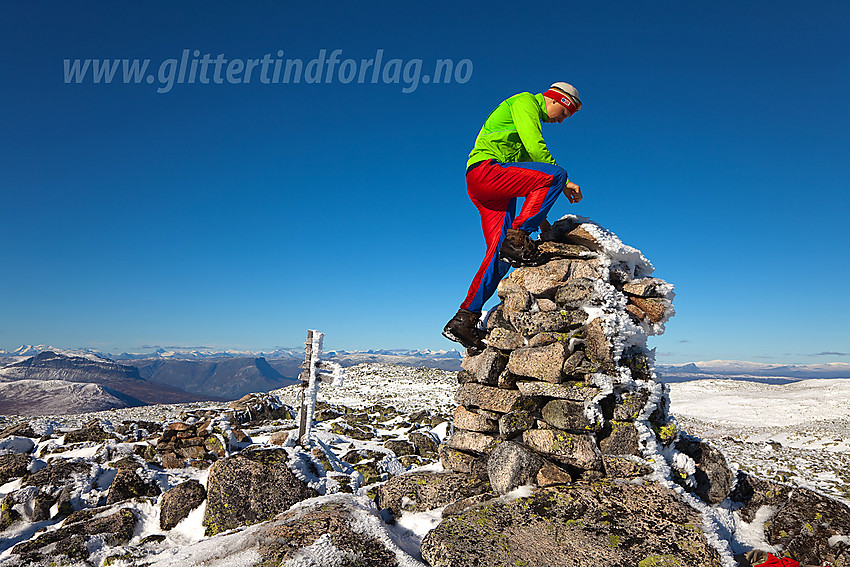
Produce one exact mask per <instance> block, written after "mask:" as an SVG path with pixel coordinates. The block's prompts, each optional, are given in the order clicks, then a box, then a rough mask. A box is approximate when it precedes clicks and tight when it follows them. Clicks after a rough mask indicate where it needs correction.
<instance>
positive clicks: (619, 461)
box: [602, 454, 653, 478]
mask: <svg viewBox="0 0 850 567" xmlns="http://www.w3.org/2000/svg"><path fill="white" fill-rule="evenodd" d="M602 463H603V465H604V467H605V476H607V477H609V478H637V477H640V476H646V475H648V474H652V472H653V471H652V467H651V466H649V463H647V462H646V461H644V460H643V459H641V458H637V457H632V456H627V455H605V454H603V455H602Z"/></svg>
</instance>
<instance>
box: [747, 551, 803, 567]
mask: <svg viewBox="0 0 850 567" xmlns="http://www.w3.org/2000/svg"><path fill="white" fill-rule="evenodd" d="M767 557H768V559H767V561H765V562H764V563H759V564H758V565H753V567H800V562H799V561H794V560H793V559H791V558H790V557H781V558H780V557H776V556H774V555H771V554H769V553H768V554H767Z"/></svg>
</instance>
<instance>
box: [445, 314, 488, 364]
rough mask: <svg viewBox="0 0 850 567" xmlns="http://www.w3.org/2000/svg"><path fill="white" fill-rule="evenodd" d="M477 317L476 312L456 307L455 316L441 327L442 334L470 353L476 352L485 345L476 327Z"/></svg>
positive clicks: (481, 334)
mask: <svg viewBox="0 0 850 567" xmlns="http://www.w3.org/2000/svg"><path fill="white" fill-rule="evenodd" d="M479 317H480V315H479V314H478V313H473V312H472V311H467V310H466V309H458V310H457V313H455V316H454V317H452V318H451V320H450V321H449V322H448V323H446V326H445V327H443V336H444V337H446V338H447V339H449V340H450V341H454V342H456V343H460V344H462V345H463V346H465V347H466V348H467V350H469V353H470V354H473V355H474V354H478V353H479V352H481V351H483V350H484V348H485V347H486V345H485V344H484V342H483V341H482V340H481V339H482V338H483V333H482V332H481V331H480V330H479V329H478V327H477V324H478V318H479Z"/></svg>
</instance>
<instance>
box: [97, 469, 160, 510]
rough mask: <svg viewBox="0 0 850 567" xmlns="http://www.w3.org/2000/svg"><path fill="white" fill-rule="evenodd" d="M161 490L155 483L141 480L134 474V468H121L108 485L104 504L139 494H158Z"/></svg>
mask: <svg viewBox="0 0 850 567" xmlns="http://www.w3.org/2000/svg"><path fill="white" fill-rule="evenodd" d="M161 492H162V491H161V490H160V489H159V487H158V486H156V485H155V484H149V483H147V482H145V481H144V480H142V479H141V478H140V477H139V475H137V474H136V471H135V469H129V468H128V469H121V470H119V471H118V474H116V475H115V478H114V479H113V480H112V484H110V485H109V493H108V494H107V496H106V504H107V505H110V504H116V503H118V502H121V501H123V500H127V499H130V498H138V497H140V496H159V495H160V493H161Z"/></svg>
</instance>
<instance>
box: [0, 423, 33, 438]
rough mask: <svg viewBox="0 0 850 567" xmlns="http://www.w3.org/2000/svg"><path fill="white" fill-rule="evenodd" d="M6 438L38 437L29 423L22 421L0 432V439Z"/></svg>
mask: <svg viewBox="0 0 850 567" xmlns="http://www.w3.org/2000/svg"><path fill="white" fill-rule="evenodd" d="M6 437H38V435H36V434H35V432H34V431H33V430H32V427H30V424H29V423H27V422H26V421H22V422H20V423H16V424H15V425H10V426H9V427H7V428H5V429H3V430H2V431H0V439H5V438H6Z"/></svg>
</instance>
